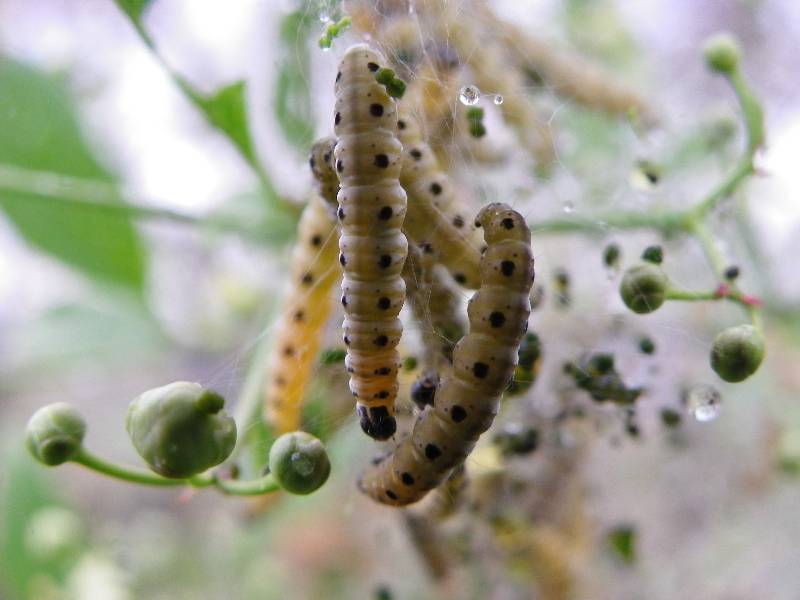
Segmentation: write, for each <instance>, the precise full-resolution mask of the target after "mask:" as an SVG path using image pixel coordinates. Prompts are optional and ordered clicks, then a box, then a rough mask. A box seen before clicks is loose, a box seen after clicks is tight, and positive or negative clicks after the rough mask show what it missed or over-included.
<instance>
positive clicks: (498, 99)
mask: <svg viewBox="0 0 800 600" xmlns="http://www.w3.org/2000/svg"><path fill="white" fill-rule="evenodd" d="M493 102H494V103H495V104H496V105H497V106H500V105H501V104H502V103H503V97H502V96H501V95H500V94H495V96H494V100H493Z"/></svg>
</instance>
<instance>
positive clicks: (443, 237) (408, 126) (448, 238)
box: [397, 105, 483, 289]
mask: <svg viewBox="0 0 800 600" xmlns="http://www.w3.org/2000/svg"><path fill="white" fill-rule="evenodd" d="M399 113H400V115H399V120H398V123H397V127H398V137H399V138H400V142H401V143H402V144H403V170H402V171H401V173H400V183H402V184H403V187H404V188H405V190H406V193H407V194H408V212H407V213H406V220H405V223H404V224H403V230H404V231H405V232H406V234H407V235H408V237H409V238H411V239H412V240H414V241H415V242H416V243H417V244H418V245H419V247H420V248H421V249H422V251H423V252H427V253H430V254H433V256H435V257H436V260H437V261H439V262H441V263H442V264H443V265H444V266H445V267H447V269H448V271H450V273H451V274H452V275H453V278H454V279H455V280H456V281H457V282H458V283H459V284H461V285H463V286H464V287H466V288H470V289H475V288H477V287H478V285H480V256H481V255H480V249H481V247H482V246H483V244H482V242H481V241H480V239H479V235H478V233H477V230H476V229H475V227H474V224H473V223H472V222H471V219H468V218H467V215H468V212H467V210H466V208H465V207H464V205H463V204H462V203H461V202H460V201H459V199H458V197H457V194H456V189H455V187H454V184H453V182H452V181H451V180H450V178H449V177H448V176H447V174H446V173H445V172H444V171H442V169H441V168H440V167H439V162H438V160H437V159H436V156H435V155H434V153H433V151H432V150H431V148H430V146H428V144H426V143H425V140H424V139H423V136H422V131H421V130H420V125H419V121H418V120H417V118H416V117H415V116H414V114H413V113H412V112H411V111H410V110H409V109H408V108H407V107H405V106H403V105H401V106H400V109H399Z"/></svg>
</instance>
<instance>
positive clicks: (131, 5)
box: [115, 0, 153, 22]
mask: <svg viewBox="0 0 800 600" xmlns="http://www.w3.org/2000/svg"><path fill="white" fill-rule="evenodd" d="M115 1H116V3H117V6H119V8H120V10H122V11H123V12H125V14H127V15H128V17H130V19H131V20H132V21H134V22H139V21H140V20H141V18H142V15H143V14H144V11H145V10H146V9H147V7H148V6H150V4H152V2H153V0H115Z"/></svg>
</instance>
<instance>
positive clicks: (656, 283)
mask: <svg viewBox="0 0 800 600" xmlns="http://www.w3.org/2000/svg"><path fill="white" fill-rule="evenodd" d="M668 286H669V281H668V280H667V276H666V275H665V274H664V272H663V271H662V270H661V269H659V268H658V267H656V266H655V265H652V264H645V265H638V266H636V267H631V268H630V269H628V270H627V271H625V276H624V277H623V278H622V283H621V284H620V287H619V292H620V295H621V296H622V300H623V302H625V305H626V306H627V307H628V308H630V309H631V310H632V311H633V312H635V313H639V314H646V313H649V312H653V311H654V310H656V309H657V308H658V307H660V306H661V305H662V304H664V299H665V296H666V293H667V287H668Z"/></svg>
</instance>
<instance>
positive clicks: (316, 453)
mask: <svg viewBox="0 0 800 600" xmlns="http://www.w3.org/2000/svg"><path fill="white" fill-rule="evenodd" d="M269 470H270V473H272V475H273V476H274V477H275V479H276V480H277V481H278V483H279V484H280V486H281V487H282V488H283V489H285V490H286V491H287V492H290V493H292V494H301V495H302V494H310V493H311V492H313V491H315V490H316V489H318V488H319V487H320V486H321V485H322V484H323V483H325V481H327V479H328V475H330V472H331V463H330V461H329V460H328V453H327V452H326V451H325V446H323V445H322V442H320V441H319V440H318V439H317V438H315V437H314V436H313V435H311V434H308V433H305V432H304V431H294V432H291V433H284V434H283V435H282V436H280V437H279V438H278V439H277V440H275V443H274V444H272V448H270V450H269Z"/></svg>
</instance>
